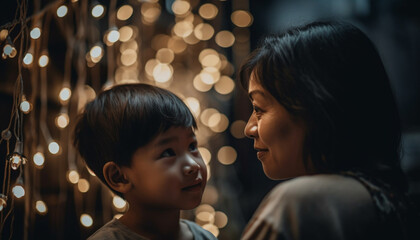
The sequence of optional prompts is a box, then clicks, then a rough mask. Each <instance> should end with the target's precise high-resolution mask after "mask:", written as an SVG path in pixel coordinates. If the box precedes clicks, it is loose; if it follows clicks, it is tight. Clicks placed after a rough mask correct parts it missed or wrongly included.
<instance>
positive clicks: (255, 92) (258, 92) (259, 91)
mask: <svg viewBox="0 0 420 240" xmlns="http://www.w3.org/2000/svg"><path fill="white" fill-rule="evenodd" d="M256 94H260V95H262V96H265V94H264V92H263V91H261V90H252V91H251V92H249V93H248V97H249V98H250V99H251V100H254V98H253V97H252V96H254V95H256Z"/></svg>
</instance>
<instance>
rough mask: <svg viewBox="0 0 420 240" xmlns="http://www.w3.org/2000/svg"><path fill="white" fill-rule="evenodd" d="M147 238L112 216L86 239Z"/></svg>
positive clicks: (123, 239) (128, 239) (143, 239)
mask: <svg viewBox="0 0 420 240" xmlns="http://www.w3.org/2000/svg"><path fill="white" fill-rule="evenodd" d="M99 239H101V240H147V239H146V238H144V237H142V236H140V235H138V234H137V233H135V232H133V231H131V230H130V229H129V228H128V227H126V226H125V225H124V224H122V223H121V222H120V221H119V220H118V219H116V218H114V219H112V220H111V221H109V222H108V223H106V224H105V225H104V226H102V227H101V228H99V229H98V230H97V231H96V232H95V233H94V234H92V235H91V236H90V237H89V238H88V240H99Z"/></svg>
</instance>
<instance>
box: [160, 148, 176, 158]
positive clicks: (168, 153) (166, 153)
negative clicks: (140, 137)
mask: <svg viewBox="0 0 420 240" xmlns="http://www.w3.org/2000/svg"><path fill="white" fill-rule="evenodd" d="M175 155H176V154H175V151H174V150H173V149H172V148H168V149H166V150H165V151H163V152H162V154H160V156H159V158H166V157H172V156H175Z"/></svg>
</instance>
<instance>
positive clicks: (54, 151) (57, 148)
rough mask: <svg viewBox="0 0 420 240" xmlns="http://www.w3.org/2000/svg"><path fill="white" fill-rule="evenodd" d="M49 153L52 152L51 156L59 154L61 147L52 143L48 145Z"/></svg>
mask: <svg viewBox="0 0 420 240" xmlns="http://www.w3.org/2000/svg"><path fill="white" fill-rule="evenodd" d="M48 151H50V153H51V154H57V153H58V152H59V151H60V145H58V143H57V142H55V141H52V142H50V143H49V144H48Z"/></svg>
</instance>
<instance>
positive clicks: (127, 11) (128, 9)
mask: <svg viewBox="0 0 420 240" xmlns="http://www.w3.org/2000/svg"><path fill="white" fill-rule="evenodd" d="M131 15H133V7H132V6H130V5H123V6H121V7H120V8H119V9H118V11H117V19H119V20H121V21H125V20H127V19H129V18H130V17H131Z"/></svg>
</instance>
